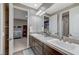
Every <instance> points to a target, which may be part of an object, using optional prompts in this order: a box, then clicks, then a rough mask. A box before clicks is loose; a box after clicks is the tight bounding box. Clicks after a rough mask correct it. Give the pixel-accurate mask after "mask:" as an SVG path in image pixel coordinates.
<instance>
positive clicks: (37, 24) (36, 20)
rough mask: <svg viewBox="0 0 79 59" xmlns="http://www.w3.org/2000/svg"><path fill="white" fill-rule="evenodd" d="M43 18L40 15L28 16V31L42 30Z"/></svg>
mask: <svg viewBox="0 0 79 59" xmlns="http://www.w3.org/2000/svg"><path fill="white" fill-rule="evenodd" d="M43 27H44V20H43V18H42V17H39V16H35V15H32V16H30V32H43Z"/></svg>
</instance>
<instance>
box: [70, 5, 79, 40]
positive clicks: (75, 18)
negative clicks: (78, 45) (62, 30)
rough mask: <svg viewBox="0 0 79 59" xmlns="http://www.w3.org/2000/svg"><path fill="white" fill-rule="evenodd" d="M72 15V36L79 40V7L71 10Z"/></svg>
mask: <svg viewBox="0 0 79 59" xmlns="http://www.w3.org/2000/svg"><path fill="white" fill-rule="evenodd" d="M69 13H70V24H69V25H70V34H71V35H72V36H75V37H78V38H79V6H77V7H75V8H72V9H70V10H69Z"/></svg>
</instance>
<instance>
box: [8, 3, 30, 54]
mask: <svg viewBox="0 0 79 59" xmlns="http://www.w3.org/2000/svg"><path fill="white" fill-rule="evenodd" d="M14 8H16V9H19V10H23V11H27V12H28V16H27V17H28V19H27V48H28V47H29V9H26V8H22V7H18V6H15V5H13V3H10V4H9V20H10V19H13V23H14ZM12 13H13V14H12ZM9 25H11V21H9ZM13 25H14V24H13ZM13 25H12V26H13ZM9 29H10V26H9ZM12 30H13V29H12ZM9 33H10V31H9ZM10 39H11V38H10V35H9V54H10V55H12V54H13V53H14V40H13V39H12V40H13V42H12V43H10ZM11 45H12V51H10V47H11Z"/></svg>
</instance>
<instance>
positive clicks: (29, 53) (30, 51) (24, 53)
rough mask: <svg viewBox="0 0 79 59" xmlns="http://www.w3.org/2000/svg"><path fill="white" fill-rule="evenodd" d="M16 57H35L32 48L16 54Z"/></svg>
mask: <svg viewBox="0 0 79 59" xmlns="http://www.w3.org/2000/svg"><path fill="white" fill-rule="evenodd" d="M14 55H35V54H34V52H33V51H32V49H31V48H29V49H24V50H22V51H18V52H15V53H14Z"/></svg>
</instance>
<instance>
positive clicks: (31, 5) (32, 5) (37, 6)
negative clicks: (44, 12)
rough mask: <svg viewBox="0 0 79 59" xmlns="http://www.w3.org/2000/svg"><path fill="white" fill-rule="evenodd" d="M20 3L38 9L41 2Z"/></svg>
mask: <svg viewBox="0 0 79 59" xmlns="http://www.w3.org/2000/svg"><path fill="white" fill-rule="evenodd" d="M22 4H23V5H26V6H28V7H31V8H33V9H38V8H39V7H40V6H41V5H42V3H22Z"/></svg>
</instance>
